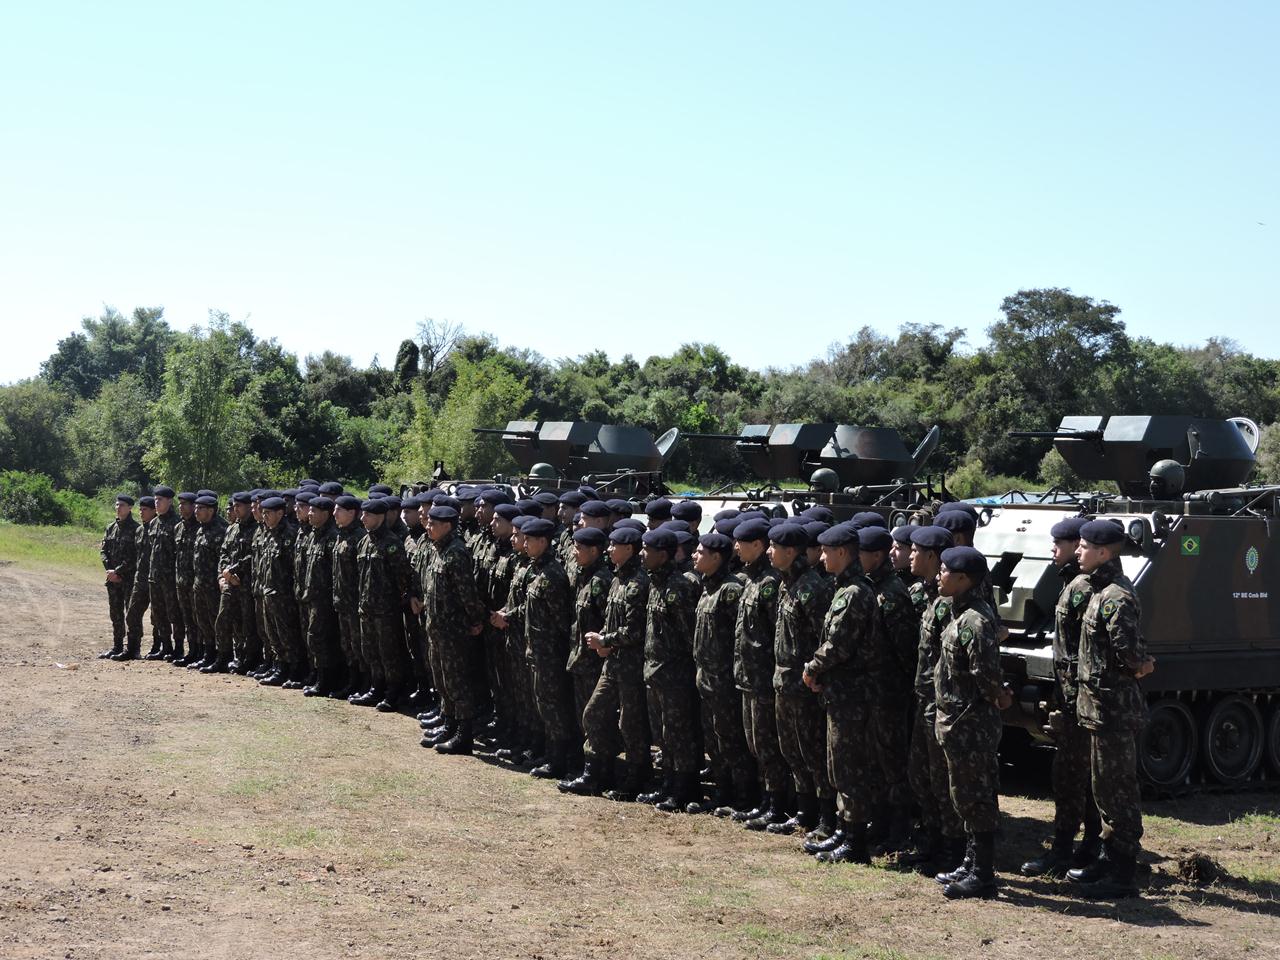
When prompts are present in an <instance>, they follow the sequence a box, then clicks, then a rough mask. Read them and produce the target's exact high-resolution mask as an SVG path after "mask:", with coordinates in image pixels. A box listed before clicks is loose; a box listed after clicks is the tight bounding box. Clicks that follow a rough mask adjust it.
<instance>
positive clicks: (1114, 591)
mask: <svg viewBox="0 0 1280 960" xmlns="http://www.w3.org/2000/svg"><path fill="white" fill-rule="evenodd" d="M1089 581H1090V584H1091V585H1092V587H1093V591H1094V592H1093V596H1092V597H1090V598H1089V603H1088V605H1087V606H1086V607H1085V611H1084V619H1083V621H1082V623H1081V627H1080V662H1079V684H1080V690H1079V692H1078V693H1077V695H1076V716H1077V717H1078V718H1079V720H1080V726H1082V727H1084V728H1085V729H1087V730H1124V729H1131V730H1135V731H1136V730H1139V729H1141V728H1142V724H1143V723H1144V722H1145V720H1146V713H1147V709H1146V702H1145V700H1144V699H1143V696H1142V688H1141V687H1140V686H1139V685H1138V681H1137V679H1136V678H1135V677H1134V675H1133V671H1134V670H1135V669H1137V667H1138V665H1139V664H1140V663H1141V662H1142V661H1143V659H1145V658H1146V655H1147V645H1146V642H1145V641H1144V640H1143V637H1142V628H1141V627H1140V626H1139V621H1140V619H1141V617H1142V609H1141V607H1140V606H1139V605H1138V597H1137V595H1136V594H1135V593H1134V591H1133V584H1132V583H1130V582H1129V578H1128V577H1126V576H1125V575H1124V573H1123V572H1122V571H1121V567H1120V561H1119V560H1112V561H1111V562H1110V563H1107V564H1104V565H1103V566H1101V567H1099V568H1098V569H1097V570H1095V571H1093V573H1091V574H1089Z"/></svg>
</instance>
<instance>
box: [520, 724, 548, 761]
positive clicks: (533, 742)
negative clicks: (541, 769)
mask: <svg viewBox="0 0 1280 960" xmlns="http://www.w3.org/2000/svg"><path fill="white" fill-rule="evenodd" d="M530 734H531V736H530V737H529V740H528V741H527V746H526V747H525V751H524V753H523V754H521V755H520V756H519V757H518V758H517V759H516V762H517V763H518V764H519V765H520V766H523V767H537V766H540V765H541V764H543V763H545V762H546V759H547V736H546V734H545V733H543V732H542V730H541V729H538V730H532V731H530Z"/></svg>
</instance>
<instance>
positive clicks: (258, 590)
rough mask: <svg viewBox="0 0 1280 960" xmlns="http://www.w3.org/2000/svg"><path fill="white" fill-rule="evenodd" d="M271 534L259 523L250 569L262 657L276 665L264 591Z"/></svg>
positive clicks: (255, 620)
mask: <svg viewBox="0 0 1280 960" xmlns="http://www.w3.org/2000/svg"><path fill="white" fill-rule="evenodd" d="M268 535H269V532H268V530H267V525H266V524H265V523H259V524H258V525H257V528H256V529H255V530H254V531H253V536H252V537H251V539H250V541H249V557H250V560H249V569H250V571H251V572H252V593H253V619H254V623H255V624H256V625H257V627H258V636H259V637H261V638H262V657H263V661H264V662H265V663H266V664H274V663H275V659H276V651H275V647H274V645H273V644H272V641H271V628H270V627H269V626H268V624H267V604H266V595H265V593H264V590H265V589H266V587H265V585H264V580H265V574H264V572H263V568H262V560H263V557H264V556H265V555H266V544H267V537H268Z"/></svg>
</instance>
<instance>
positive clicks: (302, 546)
mask: <svg viewBox="0 0 1280 960" xmlns="http://www.w3.org/2000/svg"><path fill="white" fill-rule="evenodd" d="M295 529H296V530H297V537H296V538H295V539H294V542H293V600H294V602H295V603H296V604H297V605H298V637H299V638H300V639H301V640H302V649H303V651H304V652H305V654H306V661H305V662H306V664H307V665H308V666H309V667H310V668H311V670H313V671H314V670H315V668H316V661H315V658H314V657H313V656H312V653H311V645H310V644H309V643H308V642H307V635H308V634H309V633H310V632H311V628H310V621H311V605H310V604H309V603H307V601H306V600H305V599H304V598H303V595H302V594H303V591H304V590H305V589H306V573H305V571H304V570H303V568H304V567H305V566H306V563H307V547H308V545H309V544H310V543H311V536H312V526H311V524H310V523H309V522H306V523H302V524H299V526H298V527H296V528H295Z"/></svg>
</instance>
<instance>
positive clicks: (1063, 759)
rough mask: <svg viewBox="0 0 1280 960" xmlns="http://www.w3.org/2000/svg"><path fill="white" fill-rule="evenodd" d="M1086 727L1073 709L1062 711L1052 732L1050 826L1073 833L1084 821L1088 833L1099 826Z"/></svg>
mask: <svg viewBox="0 0 1280 960" xmlns="http://www.w3.org/2000/svg"><path fill="white" fill-rule="evenodd" d="M1092 742H1093V741H1092V738H1091V737H1090V736H1089V731H1088V730H1086V729H1084V727H1082V726H1080V724H1079V723H1077V722H1076V718H1075V714H1074V713H1065V712H1064V713H1063V714H1062V719H1061V723H1060V724H1059V725H1058V726H1057V728H1056V730H1055V733H1054V751H1053V774H1052V777H1053V780H1052V782H1053V829H1054V832H1055V833H1070V834H1071V835H1072V836H1073V837H1074V836H1075V835H1076V831H1077V830H1079V829H1080V824H1081V823H1083V824H1084V833H1085V836H1087V837H1096V836H1098V834H1099V832H1100V831H1101V830H1102V822H1101V820H1100V818H1099V816H1098V807H1097V804H1095V803H1094V802H1093V786H1092V784H1091V783H1090V779H1091V774H1090V769H1089V767H1090V762H1089V749H1090V747H1091V746H1092Z"/></svg>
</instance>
